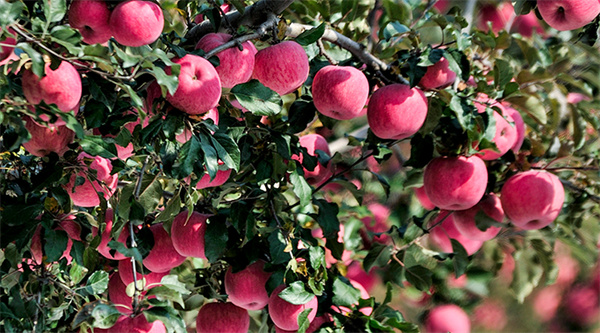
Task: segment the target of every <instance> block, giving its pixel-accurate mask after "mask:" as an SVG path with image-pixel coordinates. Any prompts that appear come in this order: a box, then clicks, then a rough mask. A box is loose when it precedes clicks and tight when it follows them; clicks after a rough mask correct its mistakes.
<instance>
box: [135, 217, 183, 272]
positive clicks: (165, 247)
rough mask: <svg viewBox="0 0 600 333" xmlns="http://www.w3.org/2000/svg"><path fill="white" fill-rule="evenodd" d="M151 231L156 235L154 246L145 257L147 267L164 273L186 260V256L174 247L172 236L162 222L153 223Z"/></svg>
mask: <svg viewBox="0 0 600 333" xmlns="http://www.w3.org/2000/svg"><path fill="white" fill-rule="evenodd" d="M150 231H152V235H153V236H154V246H153V247H152V250H150V253H148V256H146V258H144V266H146V268H148V269H149V270H150V271H152V272H155V273H164V272H168V271H170V270H171V269H172V268H175V267H177V266H179V265H181V264H182V263H183V262H184V261H185V259H186V257H184V256H182V255H180V254H179V253H178V252H177V250H175V247H173V242H172V241H171V237H170V236H169V234H168V233H167V231H166V230H165V228H164V227H163V225H162V223H158V224H153V225H152V226H151V227H150Z"/></svg>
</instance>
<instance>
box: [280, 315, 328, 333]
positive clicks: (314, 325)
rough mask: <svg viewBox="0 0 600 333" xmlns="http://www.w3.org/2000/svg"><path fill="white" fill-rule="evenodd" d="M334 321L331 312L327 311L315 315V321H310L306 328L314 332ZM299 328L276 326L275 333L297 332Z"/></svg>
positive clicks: (307, 332)
mask: <svg viewBox="0 0 600 333" xmlns="http://www.w3.org/2000/svg"><path fill="white" fill-rule="evenodd" d="M332 322H333V318H332V317H331V315H330V314H329V313H325V314H323V315H321V316H318V317H315V319H314V320H313V321H311V322H310V325H308V328H307V329H306V333H314V332H316V331H317V330H319V328H321V326H323V325H324V324H327V323H332ZM297 332H298V331H297V330H291V331H288V330H284V329H281V328H279V327H277V326H275V333H297Z"/></svg>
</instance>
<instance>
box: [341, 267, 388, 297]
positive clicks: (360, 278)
mask: <svg viewBox="0 0 600 333" xmlns="http://www.w3.org/2000/svg"><path fill="white" fill-rule="evenodd" d="M346 277H347V278H348V279H349V280H353V281H356V282H358V283H360V284H361V285H362V286H363V287H364V288H365V289H366V290H367V292H371V291H372V290H373V288H374V287H375V286H376V285H377V284H379V283H380V278H379V275H377V272H376V271H375V268H371V270H370V271H369V273H367V272H365V270H364V269H363V268H362V266H361V263H360V262H358V261H353V262H351V263H350V264H349V265H348V268H347V271H346Z"/></svg>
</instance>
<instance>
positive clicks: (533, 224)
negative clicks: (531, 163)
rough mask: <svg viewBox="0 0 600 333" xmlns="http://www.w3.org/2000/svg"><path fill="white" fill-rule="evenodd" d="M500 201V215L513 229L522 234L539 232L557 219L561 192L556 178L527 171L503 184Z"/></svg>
mask: <svg viewBox="0 0 600 333" xmlns="http://www.w3.org/2000/svg"><path fill="white" fill-rule="evenodd" d="M533 193H535V195H532V194H533ZM500 200H501V201H502V208H504V213H505V214H506V215H507V216H508V218H509V219H510V220H511V222H512V223H513V224H514V225H516V226H518V227H520V228H522V229H525V230H532V229H541V228H543V227H545V226H547V225H549V224H550V223H552V222H553V221H554V220H555V219H556V218H557V217H558V214H559V213H560V210H561V209H562V205H563V202H564V200H565V190H564V188H563V186H562V184H561V182H560V179H559V178H558V177H557V176H555V175H553V174H551V173H549V172H546V171H538V170H529V171H525V172H521V173H518V174H516V175H514V176H512V177H510V178H509V179H508V180H507V181H506V183H504V186H503V187H502V191H501V195H500Z"/></svg>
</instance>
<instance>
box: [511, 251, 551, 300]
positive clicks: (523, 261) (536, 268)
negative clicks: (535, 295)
mask: <svg viewBox="0 0 600 333" xmlns="http://www.w3.org/2000/svg"><path fill="white" fill-rule="evenodd" d="M533 253H534V251H533V250H530V249H522V250H517V251H515V252H513V257H514V258H515V269H514V271H513V280H512V282H511V284H510V289H511V290H512V292H513V293H514V294H515V297H516V298H517V300H518V301H519V302H520V303H523V302H524V301H525V297H527V296H528V295H529V294H531V292H532V291H533V289H534V288H535V287H537V286H538V284H539V283H540V280H541V278H542V275H543V273H544V269H543V268H542V267H541V266H540V265H539V264H537V263H536V262H535V261H536V260H537V259H535V254H533Z"/></svg>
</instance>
